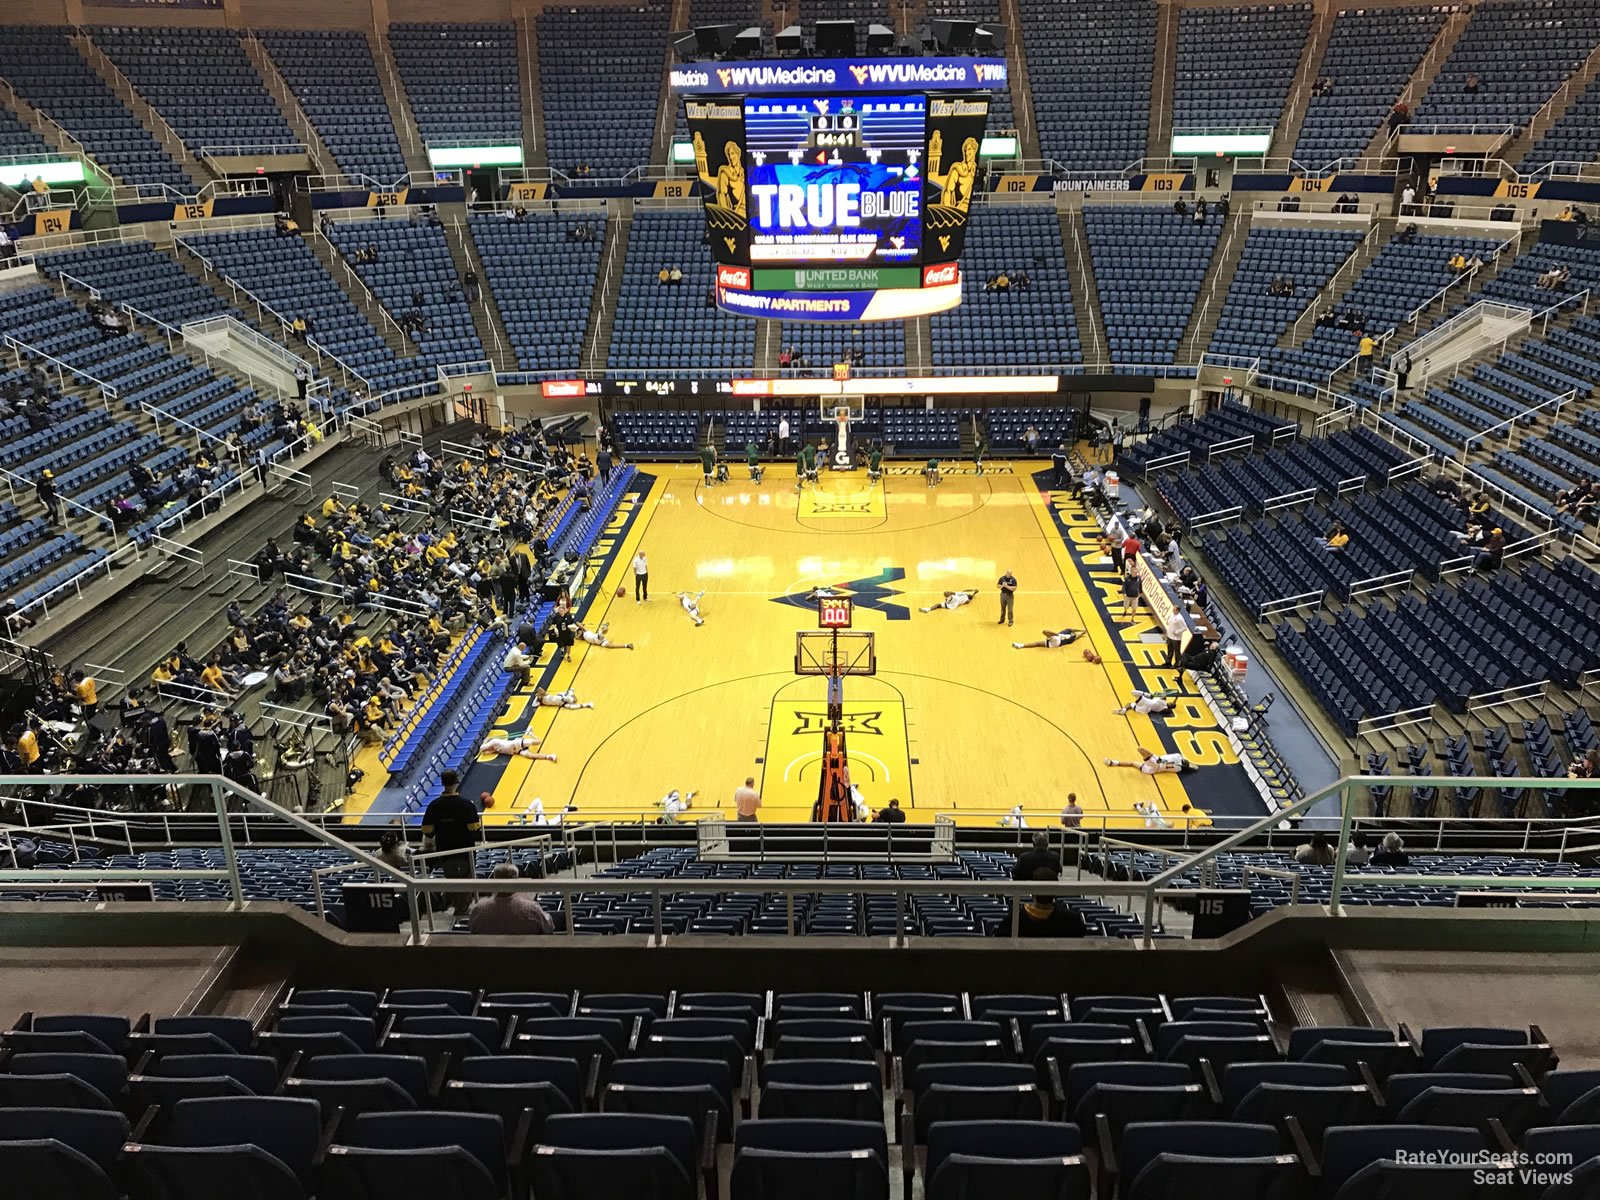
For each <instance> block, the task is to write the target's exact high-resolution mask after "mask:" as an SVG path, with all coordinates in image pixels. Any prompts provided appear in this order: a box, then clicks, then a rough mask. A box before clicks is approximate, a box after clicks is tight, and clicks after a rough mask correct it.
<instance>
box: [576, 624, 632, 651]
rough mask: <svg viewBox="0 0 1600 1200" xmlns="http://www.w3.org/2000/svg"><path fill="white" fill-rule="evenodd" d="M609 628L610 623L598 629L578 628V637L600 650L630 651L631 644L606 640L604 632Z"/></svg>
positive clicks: (580, 626)
mask: <svg viewBox="0 0 1600 1200" xmlns="http://www.w3.org/2000/svg"><path fill="white" fill-rule="evenodd" d="M610 628H611V624H610V622H607V623H606V624H604V625H602V626H600V628H599V629H585V628H584V627H583V626H582V625H579V626H578V637H579V638H580V639H582V640H583V641H585V642H588V643H589V645H591V646H599V647H600V649H602V650H632V649H633V643H632V642H613V641H610V640H608V639H607V638H606V630H608V629H610Z"/></svg>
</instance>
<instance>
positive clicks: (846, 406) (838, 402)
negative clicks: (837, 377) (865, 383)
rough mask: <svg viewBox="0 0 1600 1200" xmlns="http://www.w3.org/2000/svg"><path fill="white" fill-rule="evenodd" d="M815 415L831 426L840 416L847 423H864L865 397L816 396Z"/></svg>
mask: <svg viewBox="0 0 1600 1200" xmlns="http://www.w3.org/2000/svg"><path fill="white" fill-rule="evenodd" d="M817 415H818V416H819V417H820V418H822V420H823V421H824V422H825V423H826V424H828V425H833V424H834V423H835V422H837V421H838V419H839V417H840V416H841V415H842V416H843V417H844V418H845V419H846V420H847V421H851V422H855V421H864V420H866V416H867V401H866V397H865V396H848V395H847V396H818V397H817Z"/></svg>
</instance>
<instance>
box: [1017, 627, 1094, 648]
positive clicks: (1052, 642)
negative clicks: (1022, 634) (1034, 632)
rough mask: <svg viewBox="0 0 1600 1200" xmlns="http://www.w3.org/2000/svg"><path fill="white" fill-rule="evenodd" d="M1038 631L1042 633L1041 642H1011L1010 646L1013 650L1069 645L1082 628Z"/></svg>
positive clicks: (1081, 634) (1080, 635)
mask: <svg viewBox="0 0 1600 1200" xmlns="http://www.w3.org/2000/svg"><path fill="white" fill-rule="evenodd" d="M1039 632H1041V633H1043V634H1044V640H1043V641H1042V642H1012V643H1011V648H1012V649H1013V650H1055V649H1057V648H1059V647H1061V646H1070V645H1072V643H1073V642H1075V641H1077V640H1078V639H1079V638H1081V637H1082V636H1083V630H1081V629H1057V630H1056V631H1055V632H1053V633H1052V632H1051V631H1050V630H1048V629H1042V630H1040V631H1039Z"/></svg>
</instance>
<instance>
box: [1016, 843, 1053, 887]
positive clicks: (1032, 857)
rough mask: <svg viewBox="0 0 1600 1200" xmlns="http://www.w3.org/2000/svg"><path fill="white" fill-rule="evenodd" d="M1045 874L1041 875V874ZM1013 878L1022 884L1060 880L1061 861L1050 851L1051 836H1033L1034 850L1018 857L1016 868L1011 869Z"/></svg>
mask: <svg viewBox="0 0 1600 1200" xmlns="http://www.w3.org/2000/svg"><path fill="white" fill-rule="evenodd" d="M1041 871H1042V872H1045V874H1040V872H1041ZM1011 878H1012V879H1014V880H1016V881H1017V882H1018V883H1021V882H1022V881H1023V880H1025V879H1060V878H1061V859H1060V858H1058V857H1057V856H1056V854H1055V853H1054V852H1053V851H1052V850H1051V849H1050V835H1049V834H1046V833H1042V832H1041V833H1036V834H1034V835H1033V848H1032V849H1031V850H1024V851H1023V852H1022V853H1021V854H1019V855H1017V863H1016V866H1014V867H1012V868H1011Z"/></svg>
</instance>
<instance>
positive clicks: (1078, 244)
mask: <svg viewBox="0 0 1600 1200" xmlns="http://www.w3.org/2000/svg"><path fill="white" fill-rule="evenodd" d="M1056 221H1057V223H1058V224H1059V225H1060V227H1061V246H1062V249H1063V250H1064V251H1065V252H1066V256H1067V279H1068V281H1069V282H1070V283H1071V285H1072V309H1073V313H1074V315H1075V316H1076V317H1077V320H1078V345H1079V347H1080V348H1081V349H1082V351H1083V361H1084V362H1086V363H1104V362H1107V361H1108V360H1109V359H1110V354H1109V352H1108V349H1107V343H1106V319H1105V316H1104V314H1102V313H1101V311H1100V292H1099V290H1098V289H1097V287H1096V286H1095V281H1094V263H1093V262H1092V261H1091V260H1090V258H1089V233H1088V230H1086V229H1085V228H1084V225H1083V210H1082V209H1081V208H1079V207H1077V206H1075V205H1070V204H1068V203H1067V202H1065V201H1063V200H1060V199H1058V200H1057V201H1056Z"/></svg>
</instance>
